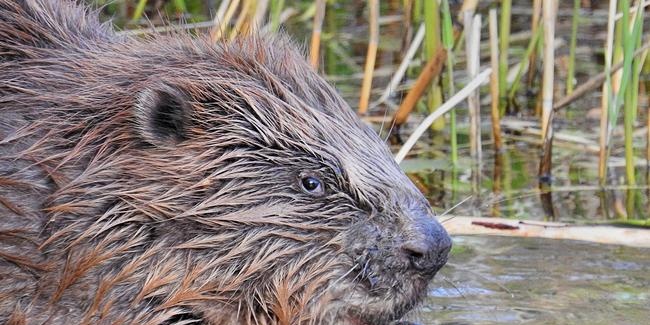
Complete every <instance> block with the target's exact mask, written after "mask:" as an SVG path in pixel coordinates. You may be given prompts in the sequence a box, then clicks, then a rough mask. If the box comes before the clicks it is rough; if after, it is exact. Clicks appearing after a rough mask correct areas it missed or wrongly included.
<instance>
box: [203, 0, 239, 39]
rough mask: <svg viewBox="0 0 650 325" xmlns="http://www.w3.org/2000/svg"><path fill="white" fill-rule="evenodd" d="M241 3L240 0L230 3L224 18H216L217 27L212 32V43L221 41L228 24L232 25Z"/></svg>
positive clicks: (233, 0)
mask: <svg viewBox="0 0 650 325" xmlns="http://www.w3.org/2000/svg"><path fill="white" fill-rule="evenodd" d="M239 2H240V0H232V1H230V2H229V3H228V7H227V8H228V9H226V11H225V13H224V14H223V15H222V16H219V15H217V16H215V17H214V22H215V25H214V26H213V27H212V29H211V30H210V40H211V41H212V42H216V41H217V40H219V39H220V38H221V36H222V35H223V33H224V32H225V31H226V28H227V27H228V24H230V20H231V19H232V17H233V15H234V14H235V10H237V7H239Z"/></svg>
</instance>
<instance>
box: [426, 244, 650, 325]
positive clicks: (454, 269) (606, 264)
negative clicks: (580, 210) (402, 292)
mask: <svg viewBox="0 0 650 325" xmlns="http://www.w3.org/2000/svg"><path fill="white" fill-rule="evenodd" d="M454 245H455V248H454V251H453V253H452V256H451V258H450V266H449V267H445V268H443V270H442V271H441V273H440V276H438V277H437V279H436V280H435V283H434V286H433V289H432V290H431V292H430V296H429V298H428V299H427V301H426V303H425V307H424V308H423V309H422V310H420V311H418V313H417V314H415V315H413V318H414V319H416V320H417V321H419V322H420V323H422V324H589V325H593V324H647V321H648V320H649V319H650V307H649V306H650V289H649V288H650V272H648V270H650V249H637V248H630V247H620V246H612V245H610V246H607V245H596V244H589V243H582V242H573V241H561V240H541V239H521V238H504V237H471V236H458V237H456V238H455V239H454Z"/></svg>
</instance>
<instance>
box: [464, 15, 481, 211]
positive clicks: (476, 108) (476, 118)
mask: <svg viewBox="0 0 650 325" xmlns="http://www.w3.org/2000/svg"><path fill="white" fill-rule="evenodd" d="M464 22H465V35H466V38H465V54H466V56H467V75H468V76H469V78H470V79H474V78H476V76H477V74H478V70H479V66H480V60H481V57H480V48H481V16H480V15H478V14H477V15H473V13H472V12H469V11H466V12H465V19H464ZM467 105H468V108H469V130H470V131H469V147H470V155H471V156H472V158H473V161H472V193H474V194H475V195H476V196H477V197H478V196H479V195H480V181H481V178H482V177H481V173H482V172H481V165H482V152H481V105H480V102H479V92H478V90H474V91H473V92H472V94H471V95H469V96H468V98H467ZM476 212H477V213H478V211H476Z"/></svg>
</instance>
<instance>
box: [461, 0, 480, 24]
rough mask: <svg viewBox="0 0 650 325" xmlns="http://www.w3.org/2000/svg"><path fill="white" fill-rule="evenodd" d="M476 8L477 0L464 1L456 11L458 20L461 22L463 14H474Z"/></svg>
mask: <svg viewBox="0 0 650 325" xmlns="http://www.w3.org/2000/svg"><path fill="white" fill-rule="evenodd" d="M476 6H478V0H465V1H463V4H462V5H461V7H460V10H459V11H458V17H457V18H458V20H460V21H463V19H464V17H463V15H464V13H465V12H471V13H474V12H476Z"/></svg>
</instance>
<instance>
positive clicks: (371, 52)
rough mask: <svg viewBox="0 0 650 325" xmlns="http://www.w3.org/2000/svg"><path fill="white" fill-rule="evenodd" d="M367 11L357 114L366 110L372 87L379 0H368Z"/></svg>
mask: <svg viewBox="0 0 650 325" xmlns="http://www.w3.org/2000/svg"><path fill="white" fill-rule="evenodd" d="M368 11H369V14H370V19H369V21H368V24H369V30H368V33H369V34H370V35H369V40H368V53H367V54H366V66H365V69H364V76H363V83H362V84H361V96H360V97H359V114H365V113H366V112H367V111H368V103H369V102H370V88H371V87H372V73H373V71H374V70H375V59H376V58H377V46H378V45H379V0H368Z"/></svg>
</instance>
